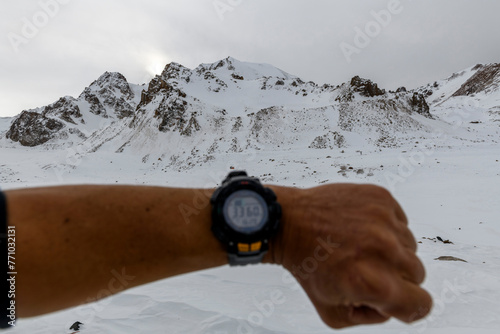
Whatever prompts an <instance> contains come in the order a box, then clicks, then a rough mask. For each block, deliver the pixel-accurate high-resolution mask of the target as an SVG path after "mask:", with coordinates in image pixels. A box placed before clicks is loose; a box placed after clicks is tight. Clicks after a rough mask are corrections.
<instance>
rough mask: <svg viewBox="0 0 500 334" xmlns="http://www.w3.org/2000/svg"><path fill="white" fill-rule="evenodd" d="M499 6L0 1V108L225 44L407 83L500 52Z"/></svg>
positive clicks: (317, 77)
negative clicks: (110, 72)
mask: <svg viewBox="0 0 500 334" xmlns="http://www.w3.org/2000/svg"><path fill="white" fill-rule="evenodd" d="M55 4H56V5H55ZM374 13H379V14H377V15H374ZM387 13H391V14H390V17H389V16H388V15H387ZM498 13H500V1H498V0H474V1H472V0H470V1H466V0H422V1H419V0H413V1H412V0H400V1H398V0H373V1H353V0H337V1H335V0H328V1H327V0H316V1H297V0H215V1H214V0H184V1H180V0H178V1H173V0H143V1H137V0H17V1H8V2H6V1H4V2H3V3H2V9H1V13H0V35H1V38H0V64H1V65H0V116H11V115H16V114H19V113H20V112H21V111H22V110H24V109H29V108H34V107H39V106H43V105H47V104H49V103H52V102H54V101H56V100H57V99H58V98H59V97H61V96H65V95H71V96H75V97H77V96H78V95H79V94H80V93H81V91H82V90H83V89H84V88H85V87H86V86H88V85H89V84H90V83H91V82H92V81H93V80H95V79H97V78H98V77H99V76H100V75H101V74H102V73H103V72H105V71H117V72H121V73H122V74H124V75H125V76H126V77H127V79H128V80H129V82H132V83H144V82H146V81H148V80H149V79H150V78H151V77H152V76H153V75H154V74H157V73H160V72H161V70H162V69H163V67H164V66H165V65H166V64H167V63H169V62H171V61H175V62H178V63H181V64H183V65H185V66H187V67H190V68H194V67H196V66H197V65H198V64H200V63H212V62H215V61H217V60H220V59H223V58H225V57H227V56H232V57H234V58H237V59H239V60H242V61H250V62H259V63H269V64H272V65H274V66H277V67H279V68H281V69H282V70H284V71H286V72H289V73H291V74H295V75H298V76H300V77H301V78H303V79H304V80H306V81H309V80H312V81H315V82H316V83H318V84H323V83H330V84H340V83H342V82H345V81H347V80H349V79H350V78H351V77H353V76H354V75H360V76H362V77H366V78H370V79H372V80H374V81H376V82H378V83H379V85H380V86H382V87H383V88H388V89H395V88H397V87H399V86H402V85H404V86H407V87H408V88H414V87H417V86H419V85H422V84H426V83H429V82H433V81H435V80H437V79H441V78H446V77H448V76H449V75H450V74H452V73H453V72H456V71H459V70H462V69H465V68H467V67H469V66H472V65H475V64H477V63H492V62H500V28H499V26H498ZM377 16H378V18H377ZM377 20H378V21H377ZM360 32H361V33H360Z"/></svg>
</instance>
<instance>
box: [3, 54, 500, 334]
mask: <svg viewBox="0 0 500 334" xmlns="http://www.w3.org/2000/svg"><path fill="white" fill-rule="evenodd" d="M495 66H497V65H495V64H493V65H483V66H475V67H473V68H472V67H471V68H470V69H468V70H466V71H464V72H463V73H462V72H460V73H458V74H455V75H453V76H452V77H450V78H449V79H445V80H441V81H437V82H436V83H435V84H430V85H428V86H425V87H421V88H418V89H416V90H411V91H406V89H400V90H398V91H397V92H386V91H383V90H382V89H380V88H378V87H377V86H376V85H375V84H374V83H372V82H371V81H369V80H364V79H361V78H357V77H356V78H353V80H351V82H348V83H344V84H341V85H339V86H336V87H334V86H328V85H324V86H318V85H317V84H315V83H305V82H303V81H302V80H300V79H299V78H297V77H294V76H293V75H290V74H287V73H285V72H283V71H281V70H278V69H276V68H274V67H272V66H270V65H258V64H249V63H245V62H239V61H237V60H235V59H233V58H227V59H224V60H222V61H220V62H216V63H214V64H206V65H200V66H199V67H198V68H196V69H192V70H191V69H188V68H185V67H183V66H182V65H180V64H176V63H171V64H169V65H168V66H167V67H166V68H165V70H164V72H163V73H162V74H161V75H159V76H157V77H156V78H154V79H153V80H152V81H151V82H150V83H149V85H148V86H142V87H141V86H134V85H131V84H129V83H126V81H125V80H123V79H121V75H119V74H105V75H104V76H103V77H101V78H100V79H102V80H97V81H96V82H95V83H93V84H92V85H91V86H90V87H89V89H86V90H85V91H84V93H82V95H80V97H78V98H76V99H74V98H69V97H68V98H65V99H64V103H65V105H66V106H68V107H67V108H66V107H65V108H59V107H60V106H61V105H63V103H62V102H61V105H60V106H57V105H52V107H50V106H49V108H48V111H47V107H45V108H40V109H38V110H34V111H31V112H34V113H36V114H38V115H41V116H37V117H38V118H42V120H44V121H46V120H45V119H44V118H43V117H45V118H47V119H52V120H54V121H57V122H60V123H61V124H63V127H62V128H61V129H60V130H59V131H56V134H55V136H53V137H52V138H50V139H48V141H47V142H45V143H44V144H41V145H38V146H36V147H26V146H22V145H20V144H19V143H17V142H13V141H12V140H10V139H7V138H5V137H4V138H0V157H1V158H0V185H1V186H2V188H3V189H12V188H20V187H30V186H38V185H57V184H76V183H107V184H116V183H119V184H125V183H126V184H150V185H168V186H182V187H186V186H187V187H189V186H193V187H215V186H216V185H217V184H218V183H219V182H220V181H221V180H222V178H223V177H224V176H225V174H226V173H227V172H228V171H229V170H230V169H231V168H237V169H246V170H247V171H248V172H249V173H251V174H253V175H255V176H258V177H260V178H261V179H262V180H263V181H264V182H266V183H275V184H280V185H288V186H298V187H310V186H315V185H319V184H324V183H327V182H355V183H374V184H379V185H382V186H385V187H387V188H389V189H390V190H391V191H392V192H393V194H394V196H395V197H396V198H397V199H398V200H399V201H400V202H401V204H402V206H403V208H404V209H405V211H406V213H407V215H408V217H409V220H410V227H411V229H412V231H413V233H414V234H415V236H416V238H417V240H418V241H419V256H420V257H421V259H422V260H423V262H424V264H425V266H426V269H427V280H426V282H425V287H426V288H427V289H428V290H429V291H430V292H431V294H432V295H433V297H434V303H435V308H434V310H433V313H432V314H431V316H430V317H428V318H426V319H425V320H423V321H421V322H419V323H417V324H416V325H414V326H407V325H404V324H401V323H399V322H397V321H391V322H389V323H387V324H384V325H380V326H369V327H363V328H356V329H350V330H345V331H343V332H345V333H371V334H381V333H384V334H387V333H390V334H391V333H393V334H396V333H397V334H400V333H431V334H432V333H440V334H442V333H444V334H451V333H453V334H457V333H458V334H461V333H470V332H474V333H478V334H483V333H484V334H489V333H496V332H497V331H498V328H500V316H499V314H500V292H499V291H500V281H499V280H498V277H499V275H500V257H499V255H498V254H500V246H499V245H500V220H499V217H500V206H499V205H498V198H500V188H499V187H498V184H499V181H500V162H499V160H500V150H499V148H498V145H499V144H498V142H499V140H500V128H499V125H500V123H499V122H498V121H499V111H500V102H499V98H500V93H499V91H498V86H495V85H496V82H498V81H497V79H498V75H492V76H490V75H488V73H493V72H494V68H495ZM481 71H484V72H481ZM481 73H482V74H481ZM478 77H483V78H486V79H487V81H488V82H489V83H488V84H484V85H477V83H478V82H480V81H481V80H479V81H478V80H477V78H478ZM488 78H490V79H491V78H492V79H491V80H490V79H488ZM127 87H129V89H127ZM463 87H475V88H474V93H472V91H469V92H470V94H467V89H469V88H465V89H463V90H462V91H463V92H465V95H462V94H457V91H460V90H461V89H462V88H463ZM85 92H87V94H86V93H85ZM130 92H132V93H133V94H131V93H130ZM92 95H94V96H95V98H93V97H92ZM423 97H425V99H426V100H427V102H426V100H425V99H423ZM424 102H425V103H424ZM56 104H57V103H56ZM127 104H128V105H130V106H132V107H133V108H132V109H133V110H132V113H130V112H127V110H129V111H130V110H131V109H130V108H128V107H124V108H122V107H123V106H126V105H127ZM71 106H77V107H78V110H79V114H81V116H79V115H78V113H77V112H73V113H71V112H69V111H71V110H76V108H72V107H71ZM101 106H102V108H101ZM113 106H122V107H118V109H115V107H113ZM134 106H135V108H134ZM426 106H427V107H426ZM91 110H92V111H91ZM117 110H118V111H119V112H116V111H117ZM44 113H45V114H44ZM32 117H33V116H32ZM19 118H20V117H18V118H17V119H19ZM82 120H83V121H84V122H82ZM12 121H14V119H0V132H1V131H2V129H3V130H4V131H6V130H8V128H9V127H10V123H11V122H12ZM22 128H23V127H19V128H18V129H22ZM10 129H12V127H10ZM38 129H40V128H38ZM71 129H74V130H71ZM77 131H80V132H81V133H82V134H83V135H84V136H82V137H80V136H78V132H77ZM72 132H73V133H72ZM64 133H67V135H63V134H64ZM438 236H439V237H440V238H442V239H443V240H450V241H451V242H452V243H446V244H445V243H443V242H441V241H439V240H438V239H437V237H438ZM442 256H454V257H457V258H460V259H463V260H465V261H467V262H462V261H452V262H450V261H438V260H435V259H437V258H439V257H442ZM118 269H120V268H118ZM111 278H112V274H111V273H110V279H111ZM276 290H278V291H281V292H282V293H283V296H284V302H283V303H280V304H275V305H273V308H272V311H266V310H264V311H263V310H262V309H260V308H259V305H261V304H262V302H264V301H267V300H269V298H270V297H269V296H270V294H271V292H272V291H276ZM97 294H98V292H96V296H97ZM96 296H89V299H93V298H95V297H96ZM76 321H80V322H82V323H84V326H83V327H82V329H81V331H80V333H82V334H87V333H165V332H168V333H199V334H215V333H218V334H221V333H289V334H290V333H333V332H334V331H332V330H330V329H328V328H326V326H325V325H323V324H322V322H321V320H320V319H319V317H318V316H317V314H316V312H315V310H314V308H313V307H312V305H311V304H310V302H309V301H308V299H307V297H306V295H305V294H304V292H303V291H302V290H301V289H300V288H299V287H298V285H297V284H296V282H295V281H294V280H293V279H291V278H290V276H289V275H287V273H286V272H284V271H283V270H282V269H280V268H278V267H273V266H268V265H258V266H251V267H247V268H237V269H235V268H228V267H222V268H217V269H213V270H208V271H204V272H199V273H193V274H191V275H186V276H182V277H177V278H173V279H168V280H164V281H160V282H156V283H153V284H149V285H146V286H142V287H138V288H135V289H132V290H127V291H125V292H123V293H121V294H119V295H116V296H114V297H111V298H108V299H105V300H102V301H100V302H97V303H91V304H89V305H84V306H80V307H77V308H74V309H70V310H66V311H63V312H60V313H56V314H52V315H47V316H43V317H38V318H35V319H24V320H20V321H19V322H18V326H17V328H16V329H15V330H14V331H13V333H30V334H32V333H33V334H34V333H68V332H70V331H69V330H68V329H69V327H70V326H71V325H72V324H73V323H74V322H76Z"/></svg>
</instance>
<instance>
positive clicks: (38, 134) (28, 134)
mask: <svg viewBox="0 0 500 334" xmlns="http://www.w3.org/2000/svg"><path fill="white" fill-rule="evenodd" d="M62 128H64V124H63V123H62V122H60V121H58V120H55V119H52V118H48V117H46V116H44V115H42V114H39V113H36V112H32V111H23V112H22V113H21V115H20V116H19V117H18V118H17V119H16V120H15V121H14V122H13V123H12V125H11V127H10V129H9V131H8V132H7V134H6V137H7V138H8V139H10V140H12V141H15V142H19V143H20V144H21V145H23V146H29V147H33V146H38V145H41V144H44V143H46V142H47V141H49V140H50V139H52V138H54V136H55V135H56V134H57V132H59V131H60V130H61V129H62Z"/></svg>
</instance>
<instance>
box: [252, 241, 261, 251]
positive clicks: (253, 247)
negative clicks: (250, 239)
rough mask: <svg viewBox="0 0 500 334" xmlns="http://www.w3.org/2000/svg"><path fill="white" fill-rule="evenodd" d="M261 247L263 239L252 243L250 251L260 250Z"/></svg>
mask: <svg viewBox="0 0 500 334" xmlns="http://www.w3.org/2000/svg"><path fill="white" fill-rule="evenodd" d="M261 247H262V241H259V242H256V243H253V244H251V245H250V251H252V252H257V251H260V248H261Z"/></svg>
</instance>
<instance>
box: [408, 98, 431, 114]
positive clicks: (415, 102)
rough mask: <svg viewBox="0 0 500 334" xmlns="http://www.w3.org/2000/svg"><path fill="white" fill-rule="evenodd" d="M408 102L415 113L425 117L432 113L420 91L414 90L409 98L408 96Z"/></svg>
mask: <svg viewBox="0 0 500 334" xmlns="http://www.w3.org/2000/svg"><path fill="white" fill-rule="evenodd" d="M408 102H409V104H410V106H411V107H412V109H413V111H415V112H416V113H417V114H420V115H422V116H425V117H427V118H432V115H431V113H430V107H429V105H428V104H427V101H426V100H425V97H424V95H422V94H421V93H417V92H414V93H413V95H412V96H411V97H410V98H408Z"/></svg>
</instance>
